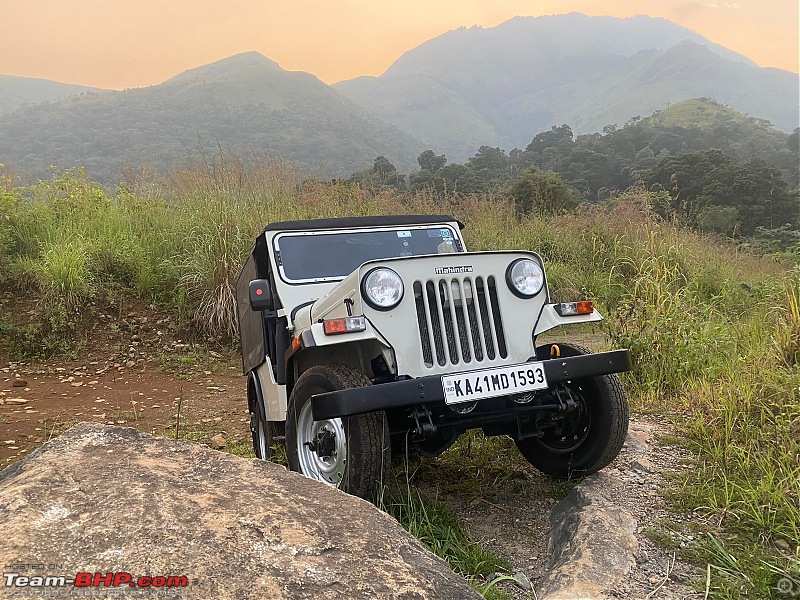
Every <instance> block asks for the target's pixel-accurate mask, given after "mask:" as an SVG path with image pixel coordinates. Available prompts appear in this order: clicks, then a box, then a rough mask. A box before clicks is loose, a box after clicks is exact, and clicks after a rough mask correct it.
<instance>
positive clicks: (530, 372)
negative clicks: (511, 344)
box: [442, 362, 547, 404]
mask: <svg viewBox="0 0 800 600" xmlns="http://www.w3.org/2000/svg"><path fill="white" fill-rule="evenodd" d="M546 387H547V377H546V376H545V374H544V365H543V364H542V363H540V362H529V363H524V364H521V365H512V366H510V367H495V368H492V369H483V370H481V371H471V372H469V373H458V374H456V375H442V389H443V390H444V401H445V403H446V404H457V403H459V402H471V401H473V400H481V399H483V398H494V397H496V396H507V395H509V394H521V393H523V392H532V391H535V390H543V389H545V388H546Z"/></svg>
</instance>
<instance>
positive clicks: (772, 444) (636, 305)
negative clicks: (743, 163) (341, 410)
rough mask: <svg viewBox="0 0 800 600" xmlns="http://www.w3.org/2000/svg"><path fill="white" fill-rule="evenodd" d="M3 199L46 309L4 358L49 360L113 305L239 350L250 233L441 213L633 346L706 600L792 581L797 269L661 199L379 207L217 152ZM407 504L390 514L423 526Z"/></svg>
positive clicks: (18, 270) (19, 273)
mask: <svg viewBox="0 0 800 600" xmlns="http://www.w3.org/2000/svg"><path fill="white" fill-rule="evenodd" d="M491 156H492V153H487V158H490V157H491ZM426 158H427V159H431V160H433V159H437V158H438V157H437V156H436V155H433V157H431V156H430V155H427V157H426ZM436 162H437V160H433V163H434V164H435V163H436ZM438 163H442V160H440V159H438ZM380 164H381V165H382V166H383V167H385V165H384V164H383V163H380ZM428 164H429V165H430V164H431V163H428ZM445 167H446V165H441V164H440V166H439V168H440V169H441V168H445ZM384 172H385V173H386V172H387V171H384ZM0 200H1V202H0V240H2V244H1V245H0V248H3V253H2V255H0V273H2V278H3V279H2V282H0V285H2V288H0V289H2V290H3V291H4V292H5V293H6V294H11V296H12V297H13V298H17V299H22V298H23V297H25V295H24V293H23V292H24V291H25V290H31V291H35V292H36V296H37V297H39V298H42V299H43V300H42V301H41V302H38V303H35V305H33V307H32V309H31V310H33V311H34V314H33V315H31V314H28V311H25V314H20V312H16V311H14V310H13V309H11V307H13V306H15V303H14V302H9V303H6V304H5V305H4V310H5V311H7V312H6V314H4V315H3V318H0V323H2V325H0V327H2V332H3V337H4V338H5V339H6V341H9V342H10V346H11V348H10V349H11V350H12V351H14V352H29V353H30V352H38V353H41V352H43V351H44V350H46V349H47V343H48V342H47V340H48V339H51V340H56V341H58V340H60V342H59V343H55V342H53V343H52V344H51V345H50V350H51V351H52V350H59V349H63V347H64V345H65V344H68V343H72V342H73V338H72V337H70V336H71V331H73V330H76V329H80V327H81V326H82V324H86V323H87V322H88V321H89V319H90V318H91V314H92V311H93V310H94V309H93V306H95V305H98V306H101V305H103V304H106V303H109V302H111V303H113V302H114V299H115V298H116V297H118V294H120V293H128V294H135V295H138V296H140V297H142V298H145V299H147V300H148V301H156V302H159V303H161V304H163V305H164V306H167V307H169V308H170V309H172V310H174V313H175V315H176V317H178V318H184V319H191V320H193V322H194V323H195V325H196V327H197V330H198V332H200V334H202V335H205V336H209V337H212V338H214V339H227V340H229V341H230V342H233V341H235V328H234V323H233V312H232V310H233V308H232V306H233V305H232V302H233V300H232V295H231V294H232V285H233V282H234V280H235V278H236V276H237V275H238V270H239V268H240V265H241V264H242V262H243V258H244V256H245V255H246V254H247V252H248V251H249V249H250V245H251V244H252V240H253V238H254V236H255V235H256V233H257V232H258V231H259V230H260V229H261V227H263V225H264V224H265V223H268V222H270V221H275V220H283V219H287V218H296V219H300V218H305V217H327V216H341V215H364V214H386V213H420V212H422V213H442V212H451V213H453V214H454V215H455V216H456V217H457V218H459V219H460V220H462V221H463V222H465V223H466V224H467V228H466V229H465V232H464V234H465V238H466V242H467V245H468V247H469V248H471V249H473V250H494V249H507V248H530V249H533V250H536V251H538V252H539V253H540V254H541V255H542V256H543V257H544V259H545V261H546V264H547V265H548V279H549V282H550V284H551V286H552V287H553V289H554V292H555V293H563V291H564V290H567V291H569V293H570V294H576V293H577V294H581V295H584V296H586V297H588V298H592V299H594V300H595V302H596V303H597V304H598V305H599V307H600V309H601V310H602V311H603V312H604V314H606V315H607V320H606V322H605V324H606V327H607V331H608V333H609V335H610V336H611V338H612V340H613V342H614V344H615V345H617V346H627V347H629V348H631V350H632V352H633V355H634V360H635V363H636V365H637V367H636V369H635V371H633V372H632V373H631V374H629V375H627V376H626V377H625V384H626V386H627V387H628V390H629V392H630V394H631V398H632V399H633V403H634V405H635V407H636V408H638V409H639V410H653V411H661V412H665V413H666V414H669V415H672V416H674V418H675V423H676V427H677V428H678V431H679V432H680V436H681V440H682V442H683V443H685V444H686V446H687V447H688V448H689V449H691V451H692V454H693V463H692V465H689V466H688V467H687V470H686V472H685V474H684V475H683V476H681V478H680V479H679V480H678V481H676V483H675V489H674V501H675V503H676V508H677V509H678V510H683V511H685V512H686V513H687V514H688V515H689V516H690V519H689V520H690V525H688V527H690V528H691V532H692V535H693V537H694V540H696V541H694V542H692V543H690V544H689V545H688V547H687V548H686V550H685V553H686V555H687V557H689V558H691V559H693V560H698V561H702V564H706V565H709V567H708V568H709V583H708V591H709V597H713V598H740V597H759V598H760V597H768V596H769V595H770V594H771V593H772V592H771V590H774V589H775V586H776V585H778V582H779V581H780V580H781V578H782V577H788V576H790V575H792V573H795V572H796V571H794V569H797V568H798V565H797V557H796V555H795V554H794V553H796V552H797V550H796V548H798V547H800V484H799V483H798V482H800V463H798V459H797V457H798V456H800V435H798V432H800V370H799V369H798V360H799V359H800V309H798V307H799V306H800V271H798V269H797V268H796V267H795V268H793V269H792V268H789V267H787V266H784V265H781V264H780V263H777V262H775V261H772V260H765V259H762V258H760V257H758V256H757V255H755V254H750V253H748V252H744V251H742V250H740V249H739V250H737V249H736V248H735V247H734V246H732V245H726V244H722V243H719V242H717V241H715V240H714V239H712V238H709V237H706V236H703V235H700V234H698V233H695V232H693V231H691V230H690V229H687V228H685V227H682V226H681V225H680V224H678V223H674V222H672V221H669V220H665V219H663V218H661V217H660V216H659V213H658V210H659V207H661V206H663V204H664V202H665V201H666V200H667V198H666V196H665V193H664V192H648V191H646V190H645V189H644V188H633V189H632V190H630V191H628V192H625V193H623V194H620V195H619V196H617V197H616V198H615V199H613V200H612V201H610V202H607V203H603V204H588V203H584V204H582V205H581V206H579V207H578V208H577V209H576V210H574V211H571V212H566V213H563V214H555V215H551V214H548V213H549V212H550V211H532V212H530V213H522V212H521V211H520V210H519V209H518V207H517V205H515V202H514V200H513V199H512V198H511V197H510V196H507V195H503V194H484V195H463V194H458V193H449V192H446V193H441V194H439V193H436V192H435V191H434V190H432V189H430V188H423V189H421V190H420V191H418V192H400V191H397V190H395V189H393V188H391V187H389V188H383V189H381V190H378V191H377V192H376V193H373V192H372V191H370V190H369V189H368V188H367V187H365V186H362V185H359V184H355V183H350V182H342V181H335V182H331V183H319V182H313V181H303V180H302V178H301V177H299V176H298V174H297V173H296V172H295V171H293V170H292V169H290V168H288V167H286V166H274V165H258V164H247V163H243V162H241V161H238V160H236V159H235V157H232V156H229V155H220V156H217V157H215V158H214V159H213V160H210V161H209V162H208V163H207V164H205V165H202V166H201V167H198V168H196V169H193V170H187V171H182V172H177V173H175V174H173V175H172V176H171V178H170V179H169V180H167V181H166V182H164V183H162V184H160V185H156V184H154V183H151V184H139V185H137V186H136V187H131V186H128V185H120V186H118V187H116V188H113V189H109V188H104V187H102V186H99V185H97V184H95V183H93V182H92V181H91V180H90V179H89V178H88V177H87V175H86V174H85V173H84V172H82V171H74V172H72V171H67V172H56V173H55V174H54V177H53V179H52V180H49V181H44V182H40V183H38V184H36V185H34V186H30V187H23V188H19V187H13V186H12V185H11V182H10V180H9V179H8V178H7V177H6V178H4V179H3V181H2V185H0ZM37 328H38V329H37ZM48 336H49V337H48ZM43 340H44V341H43ZM64 340H66V342H65V341H64ZM491 447H494V446H491ZM390 502H394V500H390ZM398 502H399V500H398ZM417 502H418V499H417V498H416V497H415V496H412V497H410V498H406V499H404V500H403V503H402V506H403V507H405V508H398V510H400V511H401V512H402V511H406V512H405V513H404V514H406V515H408V514H409V513H408V511H409V510H410V511H411V513H413V515H414V517H415V518H416V517H419V516H421V515H422V516H424V515H428V517H430V514H431V513H430V510H431V509H430V507H420V506H419V505H418V504H417ZM409 507H410V508H409ZM437 518H438V517H437ZM445 521H446V519H445ZM422 525H423V526H424V527H427V525H426V524H425V523H422ZM674 527H675V528H676V531H675V532H674V535H679V534H681V535H683V534H685V533H686V531H685V530H683V529H680V527H687V526H686V525H682V526H680V527H679V526H677V525H675V526H674ZM668 533H669V532H668ZM669 534H670V535H672V534H673V533H669ZM439 535H440V534H439V533H435V536H439ZM734 559H735V560H734ZM700 585H705V583H704V582H701V583H700Z"/></svg>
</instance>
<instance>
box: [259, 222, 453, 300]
mask: <svg viewBox="0 0 800 600" xmlns="http://www.w3.org/2000/svg"><path fill="white" fill-rule="evenodd" d="M436 229H447V230H449V231H450V233H451V236H452V238H453V245H454V246H455V249H456V250H455V252H454V254H463V253H465V252H466V249H465V248H464V242H463V240H462V239H461V236H460V235H459V231H458V228H456V227H453V225H452V224H450V223H426V224H423V225H394V226H387V227H370V228H364V227H358V228H349V229H328V230H314V231H286V232H281V233H278V234H277V235H275V237H274V238H273V239H272V252H273V255H274V257H275V266H276V267H277V271H278V275H279V277H280V279H281V281H283V282H284V283H286V284H288V285H310V284H319V283H334V282H339V281H342V280H344V279H345V278H346V277H347V276H348V275H350V273H352V271H351V272H350V273H345V274H344V275H337V276H332V277H314V278H306V279H292V278H291V277H289V276H287V274H286V272H285V270H284V264H283V263H284V260H283V256H284V254H283V252H282V250H281V247H280V241H281V239H282V238H284V237H303V236H314V237H318V236H322V235H342V234H352V233H382V232H401V231H419V230H423V231H424V230H436ZM398 237H399V236H398ZM416 256H431V255H430V254H415V255H412V256H410V257H408V258H412V257H416ZM397 258H405V257H403V256H386V257H383V258H371V259H367V260H366V261H364V262H371V261H374V260H383V259H386V260H389V259H397ZM364 262H362V263H359V264H358V265H356V266H355V269H358V267H359V266H360V265H362V264H364Z"/></svg>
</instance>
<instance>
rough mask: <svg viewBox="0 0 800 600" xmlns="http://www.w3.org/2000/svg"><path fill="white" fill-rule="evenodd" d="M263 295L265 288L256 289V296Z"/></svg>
mask: <svg viewBox="0 0 800 600" xmlns="http://www.w3.org/2000/svg"><path fill="white" fill-rule="evenodd" d="M263 295H264V290H262V289H261V288H258V289H257V290H256V296H263Z"/></svg>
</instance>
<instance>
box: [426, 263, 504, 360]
mask: <svg viewBox="0 0 800 600" xmlns="http://www.w3.org/2000/svg"><path fill="white" fill-rule="evenodd" d="M414 299H415V302H416V307H417V324H418V325H419V338H420V345H421V347H422V359H423V361H424V363H425V366H427V367H433V366H434V365H439V366H440V367H443V366H445V365H447V364H448V363H450V364H453V365H457V364H469V363H473V362H475V363H480V362H484V361H487V360H489V361H491V360H494V359H495V358H497V357H498V355H499V357H500V358H506V356H508V351H507V349H506V339H505V334H504V332H503V323H502V321H501V318H500V303H499V302H498V301H497V290H496V288H495V278H494V277H488V278H484V277H474V278H472V277H461V278H458V277H453V278H442V279H429V280H427V281H415V282H414Z"/></svg>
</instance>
